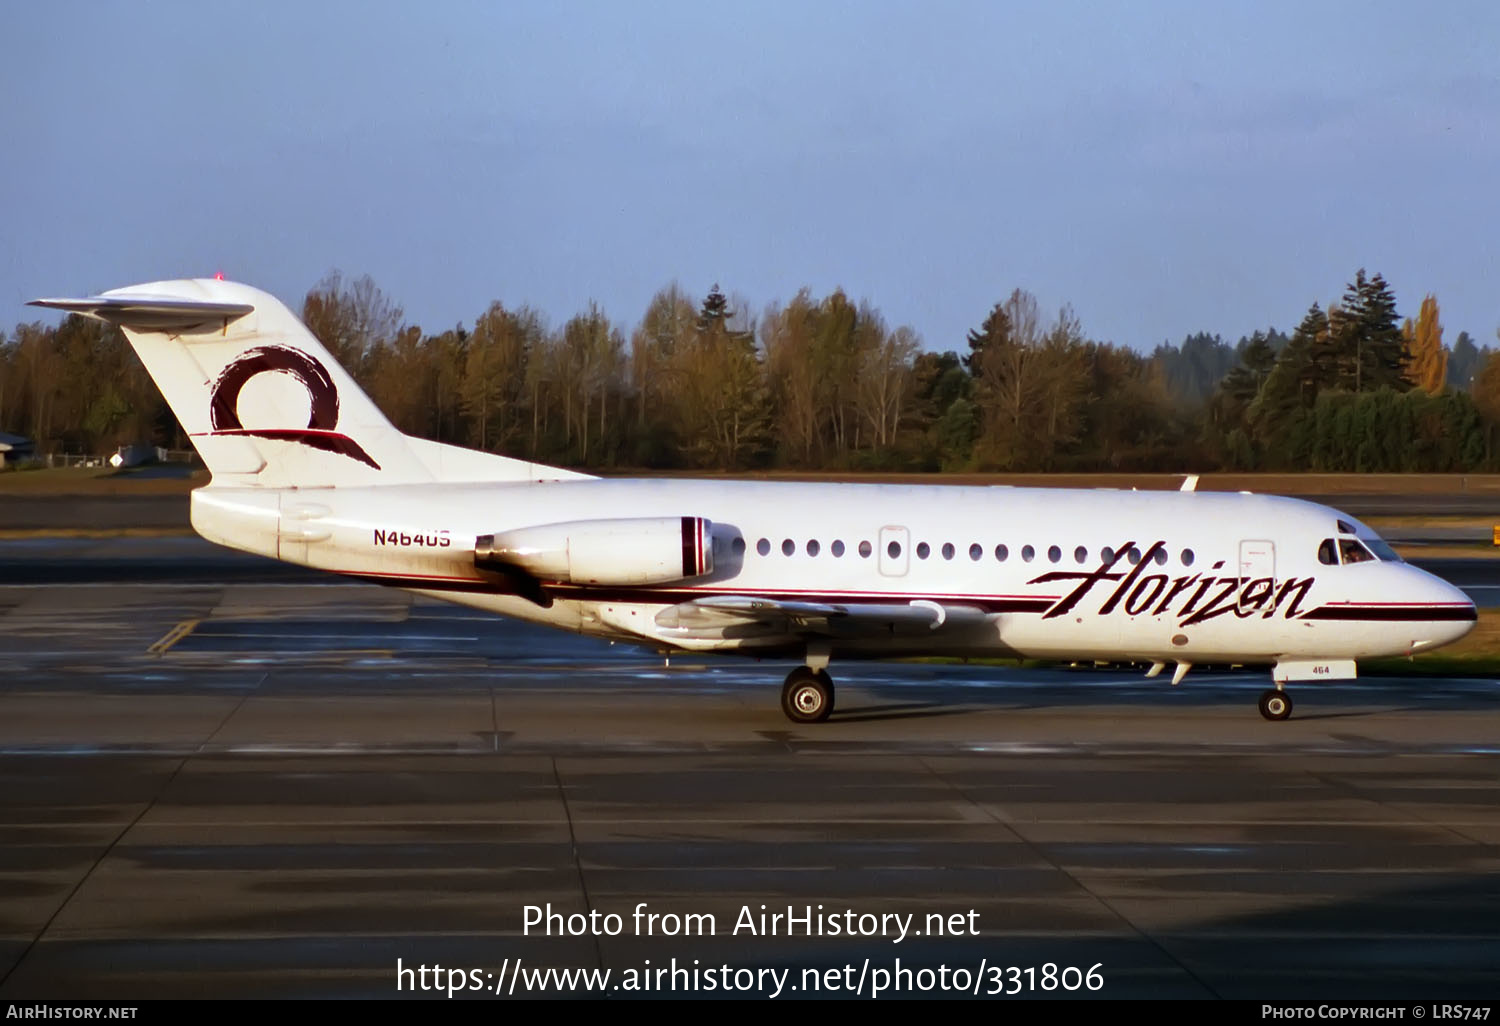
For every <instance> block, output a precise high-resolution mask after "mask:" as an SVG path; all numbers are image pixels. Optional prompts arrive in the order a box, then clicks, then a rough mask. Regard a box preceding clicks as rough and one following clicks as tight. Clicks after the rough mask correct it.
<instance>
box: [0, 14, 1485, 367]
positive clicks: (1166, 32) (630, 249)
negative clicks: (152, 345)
mask: <svg viewBox="0 0 1500 1026" xmlns="http://www.w3.org/2000/svg"><path fill="white" fill-rule="evenodd" d="M0 41H3V47H4V49H3V56H0V139H3V140H4V143H5V151H6V152H5V155H4V157H3V159H0V325H4V326H5V327H6V328H8V327H9V326H10V325H12V324H14V323H16V322H18V321H23V320H28V321H29V320H33V319H36V318H37V317H38V316H39V312H38V311H35V310H30V309H27V308H25V307H24V306H23V304H24V303H25V301H26V300H28V299H32V298H35V297H37V296H42V295H59V294H76V293H81V292H86V291H98V290H102V289H106V288H112V287H116V286H119V285H125V284H132V283H135V282H140V281H149V280H153V279H158V278H170V277H189V276H201V275H209V274H212V273H214V272H215V271H221V270H222V271H223V272H224V273H225V274H226V275H227V276H229V277H231V278H235V279H238V280H242V281H247V282H250V283H252V284H255V285H258V286H260V287H262V288H266V289H268V290H269V291H271V292H273V293H276V294H277V295H279V296H280V297H281V298H282V299H284V300H286V301H288V303H289V304H290V305H292V306H293V307H294V308H295V307H297V306H299V305H300V303H301V298H302V296H303V295H304V294H305V292H306V291H307V289H308V288H309V287H311V286H312V285H313V284H314V283H315V282H316V281H317V280H318V279H319V278H321V277H322V276H323V274H324V273H325V272H327V271H328V270H330V269H333V268H338V269H340V270H342V271H343V272H344V274H345V275H346V277H352V276H357V275H359V274H365V273H368V274H370V275H371V276H373V278H374V279H375V281H376V282H377V284H379V285H380V286H381V287H382V288H383V289H384V290H385V291H386V292H387V293H388V294H389V295H391V296H392V297H394V298H395V299H396V300H397V301H398V302H400V303H401V304H402V305H403V306H404V308H405V310H406V315H407V317H408V319H409V320H410V321H411V322H413V323H417V324H421V325H422V326H423V328H425V329H427V330H429V331H436V330H441V329H443V328H446V327H449V326H451V325H453V324H455V323H457V322H460V321H462V322H466V323H472V321H473V319H474V317H475V316H477V315H478V314H479V313H481V312H482V311H483V310H484V308H485V307H486V306H487V305H488V304H489V302H490V301H491V300H495V299H499V300H501V301H503V302H505V303H507V304H508V305H515V304H520V303H529V304H531V305H532V306H534V307H537V308H539V309H540V310H542V311H543V312H545V313H546V314H547V315H548V317H549V318H550V320H551V321H552V323H553V324H560V323H561V322H562V321H563V320H564V319H566V318H567V317H568V316H570V315H572V314H573V313H575V312H578V311H580V310H582V309H583V308H584V307H585V306H586V305H587V304H588V302H589V301H590V300H597V301H598V302H599V303H601V304H602V305H603V307H604V308H605V310H606V311H607V312H608V313H609V315H610V316H611V317H612V318H613V319H614V320H615V321H616V322H617V323H619V324H620V325H621V326H622V327H623V328H625V329H626V330H627V331H628V330H629V328H630V327H631V326H633V325H634V324H635V323H636V322H637V321H638V320H639V318H640V316H641V314H642V312H643V311H644V310H645V308H646V305H647V303H648V301H649V300H650V298H651V296H652V294H653V293H654V292H655V291H656V290H657V289H658V288H660V287H661V286H663V285H665V284H667V283H668V282H671V281H673V280H676V281H678V282H680V283H681V284H682V285H683V286H684V287H685V288H686V289H687V290H688V291H689V292H690V293H694V294H701V293H703V292H705V291H706V290H707V289H708V287H709V286H710V285H712V284H713V283H715V282H718V283H720V284H721V285H722V286H723V287H724V289H725V290H726V291H732V292H735V293H739V294H741V295H743V296H745V297H747V298H748V299H749V300H750V301H751V304H752V306H753V307H754V308H755V309H757V310H758V309H759V308H761V307H763V306H764V305H765V304H766V303H768V302H770V301H773V300H781V301H784V300H786V299H788V298H790V297H791V296H792V295H793V294H794V293H795V292H796V290H797V289H798V288H800V287H803V286H808V287H811V288H812V289H813V291H814V292H815V293H816V294H819V295H821V294H824V293H826V292H827V291H829V290H831V289H833V288H835V287H842V288H843V289H845V291H846V292H848V293H849V294H851V295H852V296H854V297H856V298H868V299H870V300H871V301H872V302H873V303H875V304H876V305H877V306H878V307H879V308H880V309H881V310H882V312H883V313H884V315H885V317H886V319H887V321H889V322H890V323H891V324H893V325H894V324H901V323H906V324H910V325H912V326H913V327H915V328H916V329H917V330H918V332H920V334H921V335H922V337H923V339H924V341H925V344H926V345H927V346H928V347H929V348H933V349H946V348H962V347H963V345H964V336H965V333H966V332H967V331H968V330H969V329H970V328H971V327H974V326H975V325H977V324H978V323H979V322H980V321H981V320H982V319H983V317H984V315H985V313H986V312H987V310H988V309H989V307H990V306H991V305H992V304H993V303H994V302H996V301H997V300H1000V299H1003V298H1004V297H1005V296H1006V295H1007V294H1009V292H1010V291H1011V289H1013V288H1017V287H1020V288H1025V289H1028V290H1030V291H1032V292H1033V293H1035V294H1036V295H1037V297H1038V298H1039V299H1040V301H1041V302H1042V305H1043V306H1044V308H1053V307H1056V306H1057V305H1059V304H1061V303H1063V302H1069V303H1071V304H1072V305H1073V307H1074V309H1075V310H1076V312H1077V313H1078V315H1079V316H1080V318H1081V319H1082V322H1083V326H1084V329H1085V331H1086V332H1088V333H1089V334H1090V335H1091V336H1092V337H1095V338H1100V339H1104V340H1108V341H1113V342H1116V343H1121V344H1127V345H1131V346H1135V347H1137V348H1144V349H1149V348H1150V347H1152V346H1154V345H1155V344H1157V343H1158V342H1161V341H1163V340H1171V341H1173V342H1176V341H1179V340H1180V339H1181V338H1182V337H1183V336H1184V335H1186V334H1188V333H1190V332H1194V331H1199V330H1207V331H1211V332H1218V333H1220V334H1223V335H1224V336H1225V337H1226V338H1228V339H1229V340H1231V341H1232V340H1233V339H1235V338H1237V337H1238V336H1239V335H1241V334H1243V333H1246V332H1249V331H1250V330H1252V329H1254V328H1256V327H1264V326H1266V325H1268V324H1272V325H1276V326H1278V327H1281V328H1283V329H1287V330H1289V329H1290V328H1291V327H1293V326H1294V325H1295V323H1296V322H1297V320H1299V319H1300V317H1301V315H1302V313H1303V312H1304V311H1305V310H1306V308H1307V306H1308V305H1309V304H1310V303H1312V302H1314V301H1319V302H1323V303H1324V304H1325V305H1326V303H1327V301H1328V300H1330V299H1332V298H1335V297H1336V296H1337V295H1338V294H1339V293H1340V292H1341V291H1342V289H1343V286H1344V283H1345V282H1347V281H1348V280H1349V279H1350V278H1352V277H1353V274H1354V272H1355V270H1356V269H1358V268H1360V267H1364V268H1367V269H1369V270H1370V271H1372V272H1374V271H1380V272H1381V273H1383V274H1384V275H1385V276H1386V277H1387V279H1389V280H1390V281H1391V283H1392V284H1393V285H1394V286H1395V289H1396V293H1397V298H1398V300H1399V302H1400V305H1401V309H1402V312H1403V313H1410V314H1415V312H1416V308H1417V305H1418V304H1419V303H1420V301H1421V297H1422V295H1423V294H1424V293H1426V292H1434V293H1436V294H1437V296H1438V300H1439V303H1440V304H1441V307H1442V311H1443V317H1442V320H1443V323H1444V325H1445V329H1446V330H1445V334H1444V337H1445V340H1446V341H1448V342H1450V343H1451V342H1452V340H1453V339H1454V338H1455V337H1456V336H1457V334H1458V331H1459V330H1467V331H1469V332H1470V333H1471V334H1472V335H1474V336H1475V337H1476V339H1477V340H1478V341H1479V342H1480V343H1481V344H1484V343H1494V342H1495V332H1496V329H1497V327H1500V274H1497V271H1500V261H1497V255H1500V241H1497V240H1500V217H1497V215H1500V5H1497V4H1494V3H1490V2H1484V0H1475V2H1451V3H1439V4H1435V5H1427V6H1426V8H1425V9H1423V8H1421V7H1419V6H1418V5H1415V4H1411V3H1409V2H1391V3H1382V2H1365V3H1335V2H1306V0H1303V2H1295V3H1283V2H1254V3H1252V2H1244V3H1236V2H1224V3H1213V4H1203V3H1177V2H1163V0H1153V2H1150V3H1145V4H1125V3H1082V2H1077V3H1067V2H1061V3H1059V2H1052V3H1036V4H1000V3H944V2H926V3H921V4H917V3H910V4H893V3H879V2H859V3H833V2H808V3H758V4H744V3H739V4H729V3H724V4H720V3H709V2H695V3H582V2H578V3H564V2H554V3H534V4H519V3H472V4H462V3H441V2H433V3H425V4H422V5H417V4H414V3H407V4H374V3H360V4H339V3H309V4H290V3H279V2H258V3H245V4H233V3H219V4H203V3H201V2H199V3H181V2H150V3H129V4H127V3H104V2H97V3H76V2H56V3H47V4H23V3H15V4H4V5H0Z"/></svg>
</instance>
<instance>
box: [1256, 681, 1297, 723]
mask: <svg viewBox="0 0 1500 1026" xmlns="http://www.w3.org/2000/svg"><path fill="white" fill-rule="evenodd" d="M1260 714H1261V715H1262V716H1264V717H1265V718H1266V719H1268V720H1284V719H1286V718H1287V717H1288V716H1290V715H1292V696H1291V695H1289V694H1287V693H1286V692H1285V691H1278V690H1277V689H1276V688H1272V689H1271V690H1269V691H1266V692H1262V694H1261V696H1260Z"/></svg>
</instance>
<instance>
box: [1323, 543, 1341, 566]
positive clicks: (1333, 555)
mask: <svg viewBox="0 0 1500 1026" xmlns="http://www.w3.org/2000/svg"><path fill="white" fill-rule="evenodd" d="M1318 562H1319V563H1322V564H1323V565H1324V566H1338V565H1339V552H1338V549H1337V548H1335V547H1334V544H1333V539H1332V538H1324V539H1323V540H1322V541H1321V542H1319V543H1318Z"/></svg>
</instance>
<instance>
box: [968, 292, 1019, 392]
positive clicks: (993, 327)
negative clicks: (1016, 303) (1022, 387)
mask: <svg viewBox="0 0 1500 1026" xmlns="http://www.w3.org/2000/svg"><path fill="white" fill-rule="evenodd" d="M1011 334H1012V325H1011V322H1010V315H1008V314H1007V313H1006V312H1005V304H1004V303H996V304H995V306H994V308H993V309H992V310H990V314H989V316H988V317H986V318H985V319H984V323H983V324H981V325H980V326H979V327H978V328H977V329H976V330H973V331H970V332H969V353H968V355H967V356H965V357H964V366H965V367H967V368H968V369H969V373H970V374H973V375H978V374H979V368H980V365H981V364H982V363H983V362H984V354H985V351H986V350H988V349H993V348H994V347H995V346H1000V345H1005V344H1006V343H1008V342H1010V341H1011Z"/></svg>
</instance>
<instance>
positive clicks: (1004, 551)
mask: <svg viewBox="0 0 1500 1026" xmlns="http://www.w3.org/2000/svg"><path fill="white" fill-rule="evenodd" d="M1009 558H1010V549H1009V548H1007V547H1006V546H1004V545H996V546H995V562H997V563H1004V562H1005V561H1006V560H1007V559H1009Z"/></svg>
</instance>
